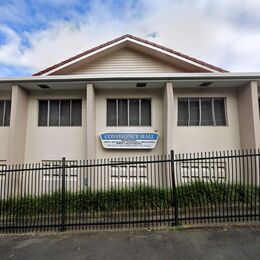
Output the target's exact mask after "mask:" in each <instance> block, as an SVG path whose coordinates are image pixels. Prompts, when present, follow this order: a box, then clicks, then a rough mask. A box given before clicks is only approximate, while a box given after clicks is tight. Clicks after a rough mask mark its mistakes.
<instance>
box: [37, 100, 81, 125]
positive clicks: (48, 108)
mask: <svg viewBox="0 0 260 260" xmlns="http://www.w3.org/2000/svg"><path fill="white" fill-rule="evenodd" d="M55 100H56V101H58V102H59V124H58V125H50V101H55ZM64 100H69V101H70V124H69V125H60V123H61V101H64ZM73 100H80V101H81V124H80V125H72V124H71V123H72V101H73ZM40 101H47V102H48V103H47V125H39V115H40ZM82 101H83V100H82V98H61V99H59V98H51V99H48V98H38V117H37V126H38V127H82V125H83V122H82V118H83V116H82V112H83V109H82V103H83V102H82Z"/></svg>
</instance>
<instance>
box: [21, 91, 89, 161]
mask: <svg viewBox="0 0 260 260" xmlns="http://www.w3.org/2000/svg"><path fill="white" fill-rule="evenodd" d="M44 98H47V99H48V98H50V99H55V98H57V99H61V98H64V99H65V98H67V99H70V98H82V126H81V127H76V126H73V127H69V126H67V127H38V99H44ZM27 129H28V130H27V137H26V151H25V162H40V161H41V160H59V159H61V158H62V157H63V156H65V157H66V158H67V159H69V160H70V159H72V160H73V159H80V160H82V159H86V91H84V90H83V91H41V92H40V91H38V92H31V93H30V96H29V110H28V126H27Z"/></svg>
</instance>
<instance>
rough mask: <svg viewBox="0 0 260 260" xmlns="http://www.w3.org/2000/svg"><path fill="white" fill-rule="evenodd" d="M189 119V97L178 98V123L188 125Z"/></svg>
mask: <svg viewBox="0 0 260 260" xmlns="http://www.w3.org/2000/svg"><path fill="white" fill-rule="evenodd" d="M188 120H189V111H188V99H180V100H178V125H180V126H182V125H188Z"/></svg>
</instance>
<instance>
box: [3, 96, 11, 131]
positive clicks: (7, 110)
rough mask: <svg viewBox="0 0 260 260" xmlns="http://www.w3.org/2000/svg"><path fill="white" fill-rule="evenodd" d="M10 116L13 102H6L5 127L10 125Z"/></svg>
mask: <svg viewBox="0 0 260 260" xmlns="http://www.w3.org/2000/svg"><path fill="white" fill-rule="evenodd" d="M10 114H11V100H6V101H5V118H4V125H5V126H9V125H10Z"/></svg>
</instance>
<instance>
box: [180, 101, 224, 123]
mask: <svg viewBox="0 0 260 260" xmlns="http://www.w3.org/2000/svg"><path fill="white" fill-rule="evenodd" d="M211 125H214V126H223V125H226V113H225V99H224V98H180V99H179V100H178V126H211Z"/></svg>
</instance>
